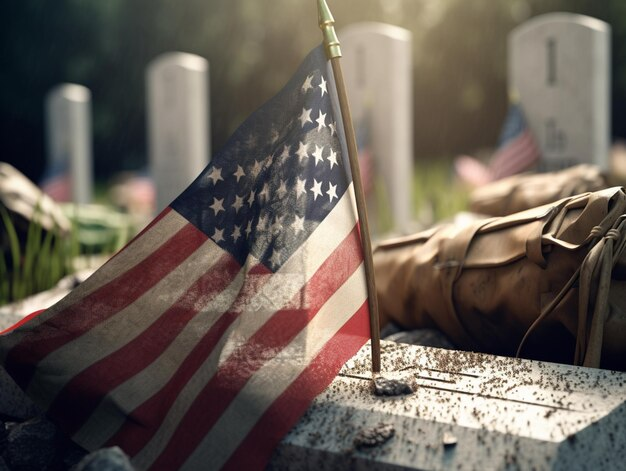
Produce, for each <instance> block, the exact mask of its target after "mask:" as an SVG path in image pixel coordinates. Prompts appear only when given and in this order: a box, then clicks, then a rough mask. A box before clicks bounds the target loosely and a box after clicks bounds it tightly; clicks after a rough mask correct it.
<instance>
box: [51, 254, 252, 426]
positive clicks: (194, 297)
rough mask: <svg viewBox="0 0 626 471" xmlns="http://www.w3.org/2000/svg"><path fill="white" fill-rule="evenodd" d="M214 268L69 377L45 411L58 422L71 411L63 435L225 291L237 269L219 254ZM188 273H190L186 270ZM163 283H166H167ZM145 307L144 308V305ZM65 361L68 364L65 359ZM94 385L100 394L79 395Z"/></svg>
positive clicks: (227, 256)
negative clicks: (142, 326)
mask: <svg viewBox="0 0 626 471" xmlns="http://www.w3.org/2000/svg"><path fill="white" fill-rule="evenodd" d="M220 252H221V250H220ZM194 257H195V254H194ZM217 265H218V266H219V267H220V268H219V269H217V270H216V269H215V267H214V266H211V268H210V270H209V271H208V272H206V273H205V274H204V275H203V276H201V277H200V278H198V279H197V280H196V281H195V282H194V283H193V285H192V286H191V287H190V288H189V289H188V290H187V291H186V292H185V293H183V294H182V295H181V296H180V297H179V299H178V300H177V301H176V303H175V304H174V305H173V306H172V307H170V308H169V309H168V310H167V311H165V312H164V313H163V314H162V315H161V316H160V317H159V318H158V319H157V320H156V322H154V323H153V324H152V325H150V326H149V327H148V328H147V329H145V330H144V331H143V332H142V333H141V334H140V335H139V336H136V337H135V338H134V339H132V340H130V341H127V342H125V344H124V345H123V346H122V347H121V348H119V349H117V350H116V351H114V352H112V353H111V354H110V355H108V356H106V357H104V358H102V359H101V360H100V361H98V362H97V363H96V364H94V365H93V366H91V367H90V368H88V369H86V370H84V371H83V372H81V373H80V374H78V375H76V376H75V377H74V378H72V380H71V381H70V382H69V383H68V384H67V386H66V387H65V388H64V391H63V394H62V395H61V396H60V397H57V399H56V400H55V402H54V403H53V405H52V407H51V408H50V410H49V414H50V415H51V416H52V417H58V418H59V420H61V418H62V417H63V416H64V412H65V411H67V410H68V408H71V410H72V414H71V415H67V414H65V418H64V419H63V426H64V429H65V430H66V432H67V433H69V434H70V435H73V434H74V433H75V432H77V431H78V429H79V428H80V426H81V425H82V424H83V423H84V421H85V420H86V419H87V418H88V416H89V414H90V413H92V412H93V410H94V408H95V407H96V406H97V405H98V402H99V398H100V397H101V396H103V395H105V394H106V393H108V392H109V391H111V390H113V389H114V388H115V387H117V386H119V385H120V384H122V383H123V382H125V381H127V380H128V379H129V378H131V377H132V376H134V375H135V374H137V373H139V372H140V371H141V370H142V369H144V368H145V367H146V366H148V365H149V364H150V363H152V362H153V361H154V360H155V359H157V358H158V357H159V355H160V353H161V352H162V351H163V350H164V349H165V348H166V347H167V346H168V345H169V344H170V343H171V342H172V341H173V340H174V339H175V338H176V337H177V336H178V335H179V334H180V332H181V331H182V330H183V329H184V327H185V326H186V325H187V323H188V322H189V321H190V320H191V319H192V318H193V317H194V316H195V315H196V314H197V313H198V312H199V308H200V307H201V306H202V305H204V304H206V303H207V302H209V301H210V300H211V299H213V298H214V297H215V296H216V294H217V293H219V292H220V291H221V290H223V289H224V288H226V286H227V285H228V284H229V283H230V282H231V281H232V280H233V279H234V278H235V276H236V275H237V273H238V271H239V268H240V266H239V264H238V263H237V261H236V260H234V259H233V258H232V257H231V256H230V255H227V254H224V255H222V257H221V259H220V260H219V261H218V263H217ZM189 273H192V271H191V270H189ZM164 282H165V283H169V282H168V281H164ZM173 286H176V284H173ZM141 308H143V306H141ZM146 308H148V307H147V306H146ZM140 312H141V311H139V313H140ZM124 340H125V339H124ZM112 343H113V342H112ZM67 361H68V362H69V360H67ZM92 385H93V386H92ZM96 385H97V390H98V392H99V393H100V394H99V395H98V396H95V397H94V396H88V395H81V394H80V391H82V390H85V389H89V388H93V387H94V386H96Z"/></svg>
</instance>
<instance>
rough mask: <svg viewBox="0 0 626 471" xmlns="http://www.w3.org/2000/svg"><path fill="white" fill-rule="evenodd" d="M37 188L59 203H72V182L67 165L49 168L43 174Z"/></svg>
mask: <svg viewBox="0 0 626 471" xmlns="http://www.w3.org/2000/svg"><path fill="white" fill-rule="evenodd" d="M39 187H40V188H41V191H43V192H44V193H45V194H47V195H48V196H50V197H51V198H52V199H53V200H55V201H58V202H59V203H67V202H70V201H72V182H71V180H70V172H69V169H68V166H67V165H53V166H52V167H51V168H49V169H48V170H47V171H46V172H45V173H44V176H43V178H42V179H41V183H40V185H39Z"/></svg>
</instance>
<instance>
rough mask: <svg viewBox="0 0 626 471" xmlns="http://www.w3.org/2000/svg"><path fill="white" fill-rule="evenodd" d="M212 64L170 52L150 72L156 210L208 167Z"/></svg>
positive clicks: (150, 144) (150, 143) (149, 117)
mask: <svg viewBox="0 0 626 471" xmlns="http://www.w3.org/2000/svg"><path fill="white" fill-rule="evenodd" d="M208 84H209V63H208V62H207V60H206V59H204V58H203V57H200V56H197V55H195V54H186V53H183V52H168V53H165V54H162V55H160V56H159V57H157V58H156V59H154V60H153V61H152V62H151V63H150V65H149V66H148V69H147V71H146V87H147V97H146V98H147V105H148V114H147V120H148V150H149V163H150V172H151V174H152V178H154V182H155V185H156V198H157V207H156V209H157V211H161V210H162V209H163V208H165V206H167V205H168V204H169V203H171V202H172V200H173V199H174V198H176V197H177V196H178V195H179V194H180V193H181V192H182V191H183V190H184V189H185V188H186V187H187V186H188V185H189V184H190V183H191V182H192V181H193V180H194V179H195V178H196V177H197V176H198V174H199V173H200V172H201V171H202V169H204V167H205V166H206V165H207V163H208V160H209V155H210V150H209V149H210V148H211V143H210V126H209V109H210V108H209V94H208V88H209V85H208Z"/></svg>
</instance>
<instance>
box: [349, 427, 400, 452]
mask: <svg viewBox="0 0 626 471" xmlns="http://www.w3.org/2000/svg"><path fill="white" fill-rule="evenodd" d="M395 433H396V429H395V428H394V426H393V425H391V424H383V423H380V424H378V425H377V426H376V427H372V428H365V429H362V430H361V431H359V433H357V435H356V437H354V446H356V447H357V448H358V449H360V448H371V447H375V446H379V445H382V444H383V443H385V442H386V441H387V440H389V439H390V438H391V437H393V436H394V435H395Z"/></svg>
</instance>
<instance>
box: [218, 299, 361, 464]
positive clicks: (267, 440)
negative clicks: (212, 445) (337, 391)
mask: <svg viewBox="0 0 626 471" xmlns="http://www.w3.org/2000/svg"><path fill="white" fill-rule="evenodd" d="M369 333H370V332H369V323H368V310H367V301H366V302H364V303H363V304H362V305H361V307H360V309H359V310H358V311H357V312H356V314H355V315H354V316H352V317H351V318H350V320H349V321H348V322H347V323H346V324H345V325H344V326H343V327H342V328H341V330H340V331H339V332H338V333H337V334H335V336H334V337H333V338H332V339H331V340H330V341H329V342H328V343H327V344H326V345H324V348H323V349H322V350H321V351H320V353H319V354H318V355H317V357H316V358H315V359H314V360H313V361H312V362H311V363H310V364H309V365H308V366H307V368H306V369H305V370H304V371H303V372H302V374H300V376H298V379H296V380H295V381H294V382H293V383H291V384H290V385H289V387H288V388H287V389H286V390H285V391H284V392H283V393H282V394H281V396H280V397H279V398H277V399H276V400H275V401H274V403H273V404H272V405H271V406H270V407H269V408H268V409H267V411H265V413H264V414H263V415H262V416H261V418H260V419H259V421H258V422H257V423H256V424H255V425H254V428H253V429H252V430H251V431H250V433H248V435H247V436H246V438H245V439H244V440H242V442H241V443H240V444H239V447H238V448H237V450H236V451H235V452H234V453H233V455H232V456H231V457H230V459H229V460H228V461H227V462H226V463H225V465H224V468H223V469H224V470H233V471H237V470H241V469H254V468H256V467H257V466H258V463H259V462H267V461H269V459H270V457H271V454H272V452H273V448H274V444H276V443H278V442H280V440H281V439H282V437H284V436H285V435H286V434H287V433H288V432H289V430H291V428H292V427H293V426H294V425H295V424H296V422H297V420H298V419H299V418H300V415H301V414H300V411H302V410H305V409H306V408H307V407H308V406H309V404H310V403H311V401H313V399H315V397H316V396H317V395H318V394H320V393H322V392H323V391H324V389H326V387H327V384H328V380H331V379H332V378H334V377H335V376H336V375H337V373H339V370H340V369H341V367H342V366H343V364H344V363H345V362H346V361H347V360H348V359H350V358H352V357H353V356H354V355H356V353H357V352H358V351H359V350H360V349H361V347H362V346H363V338H364V337H368V336H369ZM276 424H280V426H279V427H277V426H276Z"/></svg>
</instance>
